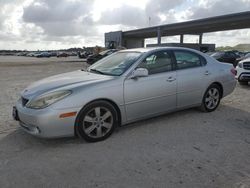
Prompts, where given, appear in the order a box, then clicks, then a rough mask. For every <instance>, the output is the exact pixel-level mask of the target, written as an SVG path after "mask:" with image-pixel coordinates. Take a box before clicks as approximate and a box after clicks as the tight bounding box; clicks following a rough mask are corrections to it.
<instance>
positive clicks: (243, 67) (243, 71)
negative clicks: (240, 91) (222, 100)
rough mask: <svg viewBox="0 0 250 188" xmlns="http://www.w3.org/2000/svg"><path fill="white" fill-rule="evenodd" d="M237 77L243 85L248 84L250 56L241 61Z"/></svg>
mask: <svg viewBox="0 0 250 188" xmlns="http://www.w3.org/2000/svg"><path fill="white" fill-rule="evenodd" d="M236 71H237V74H236V79H237V80H238V82H239V83H240V84H241V85H247V84H248V82H249V81H250V58H247V59H244V60H242V61H240V62H239V63H238V65H237V67H236Z"/></svg>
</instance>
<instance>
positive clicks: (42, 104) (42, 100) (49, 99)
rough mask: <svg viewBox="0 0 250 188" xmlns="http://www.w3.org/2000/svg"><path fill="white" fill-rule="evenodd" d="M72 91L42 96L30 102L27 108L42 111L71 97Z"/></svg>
mask: <svg viewBox="0 0 250 188" xmlns="http://www.w3.org/2000/svg"><path fill="white" fill-rule="evenodd" d="M71 93H72V92H71V91H55V92H51V93H47V94H43V95H40V96H38V97H36V98H34V99H32V100H31V101H29V102H28V103H27V105H26V107H27V108H34V109H41V108H46V107H47V106H49V105H51V104H53V103H55V102H57V101H59V100H62V99H63V98H65V97H67V96H68V95H70V94H71Z"/></svg>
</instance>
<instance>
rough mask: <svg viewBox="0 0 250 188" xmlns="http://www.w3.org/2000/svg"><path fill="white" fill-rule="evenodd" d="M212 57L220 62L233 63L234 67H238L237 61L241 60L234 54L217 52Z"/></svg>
mask: <svg viewBox="0 0 250 188" xmlns="http://www.w3.org/2000/svg"><path fill="white" fill-rule="evenodd" d="M211 57H213V58H215V59H217V60H218V61H220V62H225V63H231V64H233V66H234V67H236V65H237V62H236V59H237V58H239V56H237V55H236V54H235V53H234V52H231V51H227V52H215V53H213V54H212V55H211Z"/></svg>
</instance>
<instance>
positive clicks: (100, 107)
mask: <svg viewBox="0 0 250 188" xmlns="http://www.w3.org/2000/svg"><path fill="white" fill-rule="evenodd" d="M117 125H118V114H117V111H116V109H115V107H114V106H113V105H112V104H110V103H109V102H107V101H103V100H100V101H95V102H92V103H90V104H88V105H87V106H85V107H84V108H83V109H82V110H81V111H80V112H79V114H78V116H77V119H76V123H75V131H76V134H77V135H78V136H79V137H80V138H83V139H84V140H86V141H87V142H98V141H102V140H105V139H106V138H108V137H109V136H110V135H111V134H112V133H113V132H114V129H115V127H116V126H117Z"/></svg>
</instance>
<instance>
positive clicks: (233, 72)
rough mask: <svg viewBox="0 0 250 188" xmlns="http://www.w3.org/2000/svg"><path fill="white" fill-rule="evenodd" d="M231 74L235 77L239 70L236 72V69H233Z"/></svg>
mask: <svg viewBox="0 0 250 188" xmlns="http://www.w3.org/2000/svg"><path fill="white" fill-rule="evenodd" d="M231 73H232V74H233V75H234V76H235V75H236V74H237V70H235V68H232V69H231Z"/></svg>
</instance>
